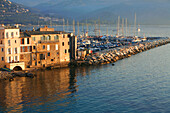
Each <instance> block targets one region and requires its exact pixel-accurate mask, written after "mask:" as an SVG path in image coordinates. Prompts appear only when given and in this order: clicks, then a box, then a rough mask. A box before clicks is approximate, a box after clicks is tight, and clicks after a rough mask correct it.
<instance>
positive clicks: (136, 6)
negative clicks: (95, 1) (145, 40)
mask: <svg viewBox="0 0 170 113" xmlns="http://www.w3.org/2000/svg"><path fill="white" fill-rule="evenodd" d="M135 13H136V15H137V22H138V23H139V24H170V4H169V2H168V1H166V2H128V3H120V4H115V5H112V6H109V7H106V8H102V9H99V10H96V11H93V12H91V13H89V14H88V15H86V17H89V18H90V19H91V18H94V19H95V18H96V17H100V18H106V20H108V19H110V18H111V19H113V18H114V19H117V16H121V17H122V18H128V20H129V23H130V24H133V22H134V14H135ZM112 21H113V20H112Z"/></svg>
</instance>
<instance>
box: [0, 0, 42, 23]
mask: <svg viewBox="0 0 170 113" xmlns="http://www.w3.org/2000/svg"><path fill="white" fill-rule="evenodd" d="M33 12H37V10H34V9H32V8H28V7H25V6H23V5H21V4H17V3H14V2H10V1H7V0H0V23H2V24H16V23H18V24H37V23H38V22H37V21H38V20H39V15H37V14H35V13H33Z"/></svg>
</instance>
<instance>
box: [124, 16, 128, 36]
mask: <svg viewBox="0 0 170 113" xmlns="http://www.w3.org/2000/svg"><path fill="white" fill-rule="evenodd" d="M125 23H126V37H127V36H128V35H127V18H126V19H125Z"/></svg>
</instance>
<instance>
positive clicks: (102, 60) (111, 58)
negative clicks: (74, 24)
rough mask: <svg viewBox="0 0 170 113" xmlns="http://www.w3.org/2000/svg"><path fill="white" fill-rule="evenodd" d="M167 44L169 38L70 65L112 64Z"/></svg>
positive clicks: (98, 54) (99, 54)
mask: <svg viewBox="0 0 170 113" xmlns="http://www.w3.org/2000/svg"><path fill="white" fill-rule="evenodd" d="M168 43H170V38H168V39H164V40H156V41H153V42H143V43H139V44H137V45H134V46H125V47H119V48H115V49H109V50H104V51H100V52H97V53H95V54H92V55H88V56H86V57H85V59H84V60H83V61H77V62H76V63H75V62H74V63H71V65H74V66H84V65H99V64H107V63H114V62H116V61H118V60H121V59H124V58H127V57H130V56H131V55H135V54H137V53H141V52H143V51H147V50H150V49H153V48H155V47H159V46H162V45H165V44H168ZM113 65H114V64H113Z"/></svg>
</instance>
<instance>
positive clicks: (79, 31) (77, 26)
mask: <svg viewBox="0 0 170 113" xmlns="http://www.w3.org/2000/svg"><path fill="white" fill-rule="evenodd" d="M77 32H78V33H77V36H78V37H79V35H80V30H79V22H77Z"/></svg>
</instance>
